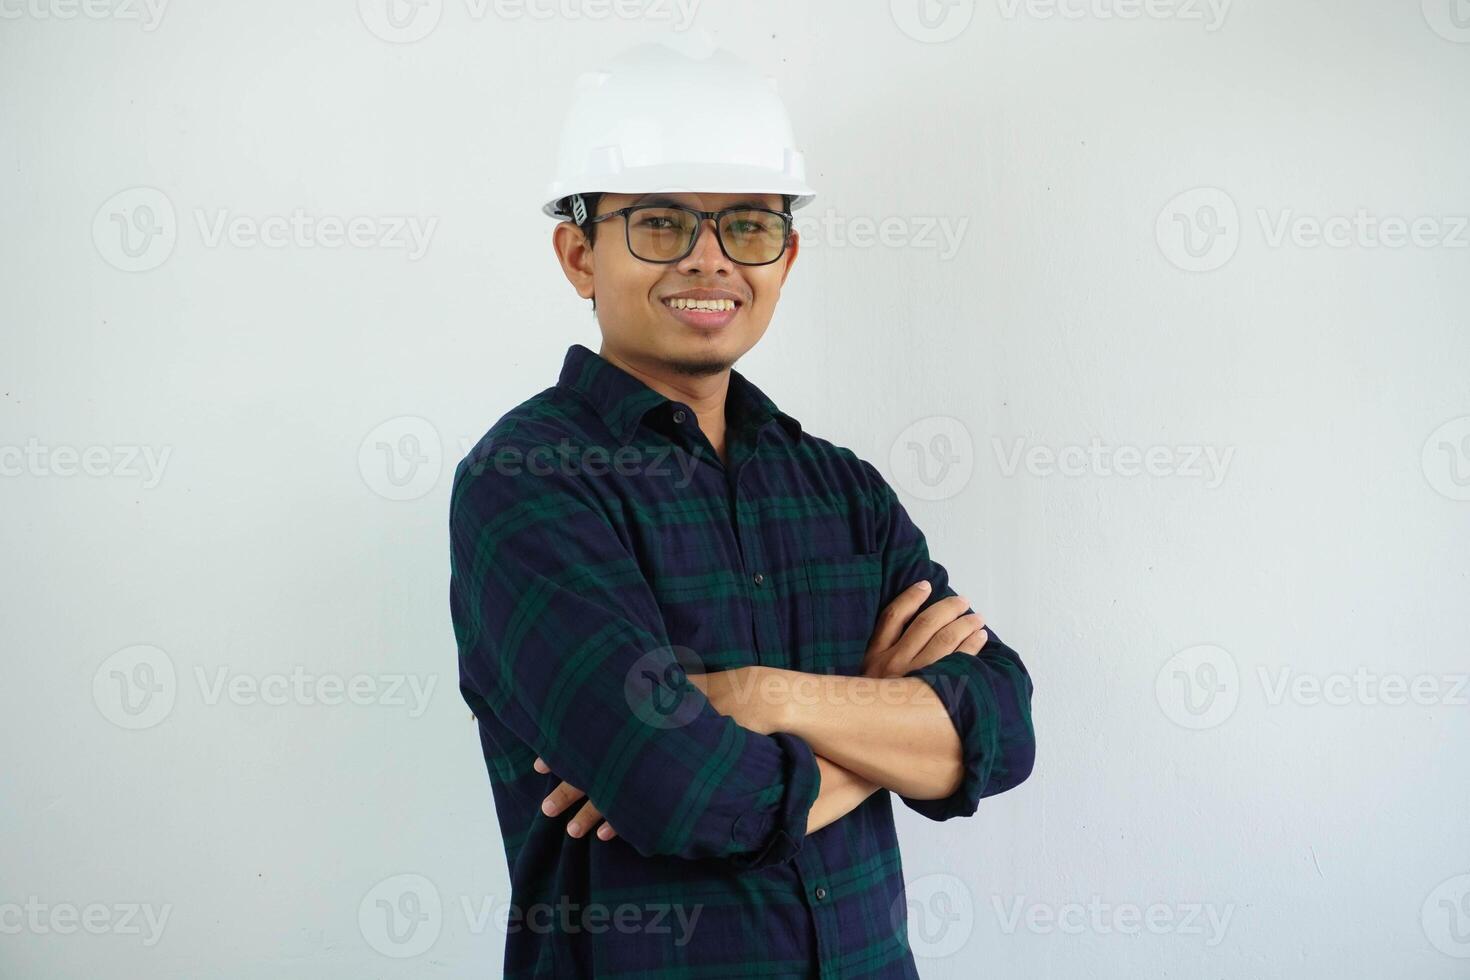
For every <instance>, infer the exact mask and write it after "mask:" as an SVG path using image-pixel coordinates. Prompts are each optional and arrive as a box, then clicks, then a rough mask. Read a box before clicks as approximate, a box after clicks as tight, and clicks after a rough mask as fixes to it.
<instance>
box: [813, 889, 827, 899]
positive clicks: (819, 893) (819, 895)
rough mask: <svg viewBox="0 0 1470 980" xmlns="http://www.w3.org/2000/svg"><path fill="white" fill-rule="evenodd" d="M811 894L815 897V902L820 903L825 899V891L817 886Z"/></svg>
mask: <svg viewBox="0 0 1470 980" xmlns="http://www.w3.org/2000/svg"><path fill="white" fill-rule="evenodd" d="M813 894H815V895H816V896H817V901H819V902H820V901H821V900H822V899H824V898H826V897H827V889H825V888H822V887H820V886H818V888H817V890H816V891H815V892H814V893H813Z"/></svg>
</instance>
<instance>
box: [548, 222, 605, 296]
mask: <svg viewBox="0 0 1470 980" xmlns="http://www.w3.org/2000/svg"><path fill="white" fill-rule="evenodd" d="M551 247H552V249H553V250H554V251H555V252H556V260H557V262H559V263H561V271H562V274H563V275H565V276H566V277H567V282H569V283H571V284H572V288H573V289H575V290H576V291H577V295H578V296H580V297H582V298H583V299H591V298H592V286H593V281H594V275H593V273H594V271H595V267H596V263H595V261H594V256H593V247H592V246H591V245H588V244H587V236H586V235H584V234H583V233H582V229H581V228H578V227H577V226H576V225H574V224H572V223H571V222H570V221H562V222H559V223H558V224H557V226H556V228H555V229H553V230H552V232H551Z"/></svg>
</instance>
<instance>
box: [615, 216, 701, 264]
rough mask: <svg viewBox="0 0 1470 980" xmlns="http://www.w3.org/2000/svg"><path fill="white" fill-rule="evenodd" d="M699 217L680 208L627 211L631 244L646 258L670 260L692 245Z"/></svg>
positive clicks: (632, 247)
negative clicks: (690, 243)
mask: <svg viewBox="0 0 1470 980" xmlns="http://www.w3.org/2000/svg"><path fill="white" fill-rule="evenodd" d="M697 227H698V219H697V218H695V217H694V215H692V214H690V213H689V212H687V211H680V210H679V209H678V208H659V207H646V208H635V209H634V210H633V211H631V212H629V213H628V245H629V247H630V248H631V249H632V250H633V254H634V255H636V256H637V257H638V258H640V259H643V260H644V261H647V262H667V261H669V260H670V259H674V258H678V257H679V256H680V255H682V254H683V253H684V250H685V249H686V248H688V247H689V239H690V237H691V236H692V235H693V234H694V230H695V229H696V228H697Z"/></svg>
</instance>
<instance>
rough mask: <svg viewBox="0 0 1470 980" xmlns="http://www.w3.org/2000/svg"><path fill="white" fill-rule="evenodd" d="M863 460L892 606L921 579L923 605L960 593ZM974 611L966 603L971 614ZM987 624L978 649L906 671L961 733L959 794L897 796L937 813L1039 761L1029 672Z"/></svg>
mask: <svg viewBox="0 0 1470 980" xmlns="http://www.w3.org/2000/svg"><path fill="white" fill-rule="evenodd" d="M862 465H863V468H864V471H865V473H866V474H867V478H868V481H869V486H870V488H871V494H872V499H873V500H874V502H875V507H876V515H875V520H876V525H875V526H876V527H877V530H878V540H879V542H880V543H881V547H882V553H883V595H882V597H881V598H882V601H881V605H883V606H886V605H887V604H888V603H890V602H892V601H893V599H894V598H896V597H897V596H898V594H899V593H900V592H902V591H903V590H904V589H906V588H908V587H909V586H910V585H912V584H914V583H915V582H917V581H919V580H920V579H924V580H927V581H928V582H929V583H930V585H931V586H932V587H933V588H932V589H931V591H930V593H929V596H928V598H926V599H925V600H924V603H923V605H922V606H921V607H920V609H921V610H923V609H927V608H928V607H929V606H931V605H933V604H934V603H936V602H938V601H939V600H941V599H945V598H948V597H949V596H953V595H958V593H957V592H956V591H955V589H954V588H953V587H951V585H950V582H949V572H948V570H946V569H945V567H944V566H943V565H941V564H940V563H939V562H937V561H934V560H933V559H932V558H930V556H929V547H928V543H927V542H926V541H925V539H924V534H923V532H922V531H920V530H919V528H918V527H917V526H915V524H914V522H913V520H912V519H911V518H910V517H909V515H908V512H907V511H906V510H905V509H904V506H903V504H902V503H901V502H900V501H899V499H898V495H897V494H896V493H894V491H893V488H892V487H890V486H889V485H888V482H887V481H886V480H884V479H883V476H882V474H880V473H879V472H878V470H877V469H876V468H875V467H874V466H873V465H872V464H871V463H869V462H867V461H866V460H864V461H863V464H862ZM974 611H975V610H974V609H973V608H968V609H966V612H967V613H972V612H974ZM986 630H987V631H988V632H989V634H990V636H989V639H988V640H987V641H986V643H985V646H984V647H982V648H981V649H980V652H979V653H978V654H971V653H965V652H955V653H951V654H949V655H948V656H945V657H942V658H940V659H939V660H936V661H935V662H934V663H932V664H929V665H927V666H925V667H921V668H918V669H916V670H912V671H909V672H908V673H907V674H906V675H905V676H907V677H918V678H921V679H922V680H923V681H924V682H925V683H927V684H928V685H929V686H930V687H931V688H933V690H934V692H935V694H937V695H938V696H939V699H940V701H941V702H942V703H943V704H944V709H945V711H946V712H947V713H948V714H949V718H950V721H951V722H952V723H953V724H954V729H955V733H956V734H957V735H958V736H959V740H960V750H961V753H962V766H963V769H964V775H963V778H962V779H961V780H960V785H959V786H958V788H956V789H955V791H954V792H953V793H951V794H950V795H948V796H945V797H941V798H939V799H932V800H921V799H914V798H911V797H907V796H899V797H898V798H899V799H900V800H902V801H903V803H904V804H905V805H906V806H908V807H909V808H910V809H912V810H914V811H915V812H917V813H920V814H922V815H924V816H925V817H928V818H929V819H931V820H948V819H950V818H951V817H968V816H971V815H972V814H974V813H975V811H976V810H977V809H978V808H979V805H980V800H982V799H984V798H985V797H987V796H994V795H995V794H997V793H1002V792H1004V791H1006V790H1008V789H1011V788H1012V787H1014V786H1016V785H1018V784H1020V783H1021V782H1023V781H1024V780H1025V779H1026V777H1027V776H1029V775H1030V774H1031V770H1032V767H1033V765H1034V763H1035V758H1036V735H1035V730H1034V727H1033V725H1032V721H1031V696H1032V690H1033V686H1032V681H1031V676H1030V674H1029V673H1028V672H1027V670H1026V666H1025V664H1024V663H1022V661H1021V657H1020V655H1019V654H1017V653H1016V651H1015V650H1013V649H1011V647H1010V646H1008V645H1007V644H1006V643H1005V642H1004V641H1002V640H1001V638H1000V637H999V636H997V635H996V633H995V630H994V628H993V627H991V625H990V623H989V621H988V619H987V622H986ZM895 795H897V794H895Z"/></svg>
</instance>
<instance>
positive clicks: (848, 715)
mask: <svg viewBox="0 0 1470 980" xmlns="http://www.w3.org/2000/svg"><path fill="white" fill-rule="evenodd" d="M768 669H769V670H770V672H771V675H772V677H771V679H770V680H769V681H768V682H767V683H766V684H765V685H763V687H764V688H765V692H766V700H768V701H770V702H771V707H772V711H773V715H774V718H775V721H774V722H773V724H774V726H775V727H776V729H777V730H779V731H786V732H790V733H791V734H793V735H796V736H797V737H799V738H801V739H803V740H805V741H806V742H807V744H809V745H810V746H811V747H812V751H813V752H815V753H816V754H817V756H818V757H824V758H825V759H826V760H827V761H829V762H833V763H836V764H837V765H838V766H840V767H842V768H844V769H848V770H851V772H852V773H853V774H854V775H855V776H857V777H859V778H860V779H863V780H865V781H868V782H871V783H875V784H877V785H878V786H882V787H884V788H887V789H890V790H892V791H893V792H895V793H898V794H900V795H902V796H908V797H913V798H915V799H938V798H940V797H944V796H947V795H949V794H950V793H952V792H954V791H955V789H956V788H957V787H958V786H959V783H960V779H961V777H962V775H963V759H962V756H961V746H960V739H959V735H958V733H956V731H955V727H954V722H953V721H951V720H950V717H949V713H948V712H947V711H945V708H944V704H943V702H941V701H940V699H939V696H938V695H937V694H935V692H934V689H933V688H932V687H930V686H929V685H928V684H926V683H925V682H924V681H922V680H920V679H919V678H917V677H892V678H872V677H849V676H845V675H835V674H804V673H801V672H800V671H794V670H783V669H780V668H768Z"/></svg>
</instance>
